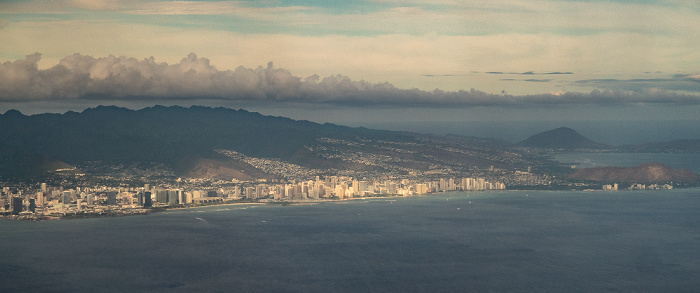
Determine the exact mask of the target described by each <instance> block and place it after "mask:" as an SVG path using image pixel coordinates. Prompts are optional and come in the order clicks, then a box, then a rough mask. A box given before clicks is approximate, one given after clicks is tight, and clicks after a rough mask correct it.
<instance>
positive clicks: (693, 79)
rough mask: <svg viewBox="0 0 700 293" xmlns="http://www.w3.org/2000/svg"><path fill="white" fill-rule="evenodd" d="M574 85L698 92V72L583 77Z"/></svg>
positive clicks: (647, 90)
mask: <svg viewBox="0 0 700 293" xmlns="http://www.w3.org/2000/svg"><path fill="white" fill-rule="evenodd" d="M574 84H576V85H581V86H593V87H597V88H601V89H618V90H626V91H633V92H637V93H645V92H650V91H666V92H668V91H683V92H693V93H700V74H675V75H673V76H671V77H668V78H633V79H614V78H608V79H584V80H577V81H575V82H574Z"/></svg>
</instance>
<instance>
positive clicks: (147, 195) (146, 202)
mask: <svg viewBox="0 0 700 293" xmlns="http://www.w3.org/2000/svg"><path fill="white" fill-rule="evenodd" d="M152 206H153V202H152V200H151V192H150V191H146V192H144V193H143V207H144V208H148V207H152Z"/></svg>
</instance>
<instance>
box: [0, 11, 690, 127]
mask: <svg viewBox="0 0 700 293" xmlns="http://www.w3.org/2000/svg"><path fill="white" fill-rule="evenodd" d="M698 35H700V2H698V1H696V0H639V1H628V0H494V1H452V0H436V1H417V0H406V1H400V0H364V1H319V0H294V1H274V0H269V1H265V0H263V1H136V0H116V1H102V0H56V1H37V0H9V1H7V0H5V1H1V2H0V40H2V41H0V111H1V112H4V111H5V110H7V109H12V108H16V109H19V110H20V111H22V112H23V113H25V114H35V113H41V112H61V111H67V110H81V109H84V108H85V107H91V106H95V105H99V104H114V105H120V106H125V107H131V108H138V107H147V106H151V105H154V104H164V105H184V106H187V105H207V106H225V107H231V108H246V109H249V110H254V111H259V112H262V113H263V114H271V115H280V116H287V117H291V118H295V119H306V120H311V121H317V122H335V123H346V124H353V123H354V124H358V123H359V124H358V125H361V124H362V122H367V123H385V122H386V123H395V122H402V121H405V122H421V121H425V122H434V121H497V122H504V121H511V122H518V121H551V122H552V123H551V124H552V125H555V124H557V123H558V122H559V121H626V122H629V121H637V120H639V121H649V120H652V121H654V120H656V121H696V120H700V117H699V116H700V115H698V114H697V113H700V38H697V36H698ZM699 122H700V121H699ZM693 138H694V137H693ZM698 138H700V137H698Z"/></svg>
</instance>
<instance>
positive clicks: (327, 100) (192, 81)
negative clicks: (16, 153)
mask: <svg viewBox="0 0 700 293" xmlns="http://www.w3.org/2000/svg"><path fill="white" fill-rule="evenodd" d="M40 58H41V55H40V54H38V53H37V54H32V55H29V56H27V57H26V58H25V59H23V60H17V61H14V62H5V63H2V64H0V101H33V100H79V99H82V100H90V99H95V100H152V99H159V100H163V99H166V100H167V99H172V100H193V99H221V100H238V101H261V102H300V103H317V104H344V105H354V106H361V105H394V106H438V107H453V106H456V107H470V106H506V107H509V106H526V107H527V106H531V107H540V106H550V105H560V104H604V105H608V104H627V103H683V104H700V98H699V97H697V96H692V95H680V94H673V93H669V92H666V91H646V92H635V91H622V90H613V89H608V90H603V91H600V90H594V91H592V92H590V93H564V94H558V95H555V94H541V95H526V96H512V95H506V94H502V95H496V94H488V93H485V92H483V91H479V90H476V89H471V90H460V91H443V90H439V89H435V90H433V91H424V90H419V89H399V88H396V87H395V86H393V85H392V84H390V83H387V82H384V83H371V82H367V81H363V80H359V81H358V80H353V79H351V78H350V77H347V76H342V75H333V76H327V77H323V78H321V77H319V76H318V75H312V76H309V77H306V78H301V77H297V76H294V75H292V74H291V73H290V72H289V71H287V70H285V69H280V68H274V67H273V65H272V63H269V64H268V65H267V66H266V67H262V66H261V67H258V68H255V69H251V68H245V67H238V68H236V69H235V70H224V71H221V70H218V69H217V68H216V67H214V66H212V65H211V64H210V62H209V60H208V59H206V58H199V57H197V56H196V55H195V54H190V55H189V56H187V57H186V58H184V59H182V60H181V61H180V62H179V63H177V64H166V63H157V62H156V61H155V59H154V58H153V57H151V58H147V59H143V60H137V59H135V58H128V57H114V56H109V57H101V58H95V57H92V56H86V55H81V54H74V55H71V56H68V57H65V58H63V59H61V61H60V62H59V64H58V65H56V66H54V67H51V68H49V69H45V70H40V69H38V62H39V60H40ZM675 79H678V80H686V81H685V82H687V83H691V84H694V85H696V87H698V86H699V85H700V84H699V83H698V82H697V79H698V78H697V76H692V75H688V76H682V77H675ZM526 81H530V82H547V81H549V80H547V79H541V80H539V79H529V80H526ZM655 82H659V81H655ZM579 83H580V84H588V83H590V84H611V83H620V81H617V80H589V81H579ZM628 83H629V81H628ZM698 92H700V90H698Z"/></svg>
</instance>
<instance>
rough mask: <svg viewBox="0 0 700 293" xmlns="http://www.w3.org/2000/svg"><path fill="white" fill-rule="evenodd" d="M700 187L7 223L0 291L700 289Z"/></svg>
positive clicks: (1, 230)
mask: <svg viewBox="0 0 700 293" xmlns="http://www.w3.org/2000/svg"><path fill="white" fill-rule="evenodd" d="M698 211H700V189H682V190H681V189H677V190H671V191H635V192H623V191H620V192H574V191H569V192H566V191H565V192H549V191H536V192H533V191H529V192H518V191H507V192H492V193H481V192H473V193H442V194H435V195H429V196H424V197H415V198H383V199H368V200H353V201H345V202H328V203H321V204H316V205H296V206H264V205H259V206H241V205H237V206H234V205H231V206H217V207H206V208H197V209H187V210H177V211H168V212H163V213H155V214H151V215H147V216H131V217H120V218H97V219H81V220H57V221H42V222H36V223H34V222H14V221H0V239H1V243H0V292H163V291H166V292H270V291H272V292H370V291H371V292H377V291H380V292H381V291H385V292H436V291H438V292H513V291H532V292H606V291H615V292H697V290H698V288H700V278H698V276H700V213H699V212H698Z"/></svg>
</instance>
